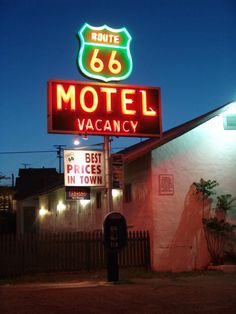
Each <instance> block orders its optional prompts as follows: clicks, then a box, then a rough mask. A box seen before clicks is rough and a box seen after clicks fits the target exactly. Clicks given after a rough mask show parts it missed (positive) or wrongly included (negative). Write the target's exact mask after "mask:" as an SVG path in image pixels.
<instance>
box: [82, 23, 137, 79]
mask: <svg viewBox="0 0 236 314" xmlns="http://www.w3.org/2000/svg"><path fill="white" fill-rule="evenodd" d="M78 36H79V39H80V50H79V54H78V59H77V62H78V66H79V69H80V70H81V72H82V74H84V75H85V76H87V77H90V78H93V79H97V80H102V81H105V82H109V81H121V80H124V79H126V78H127V77H128V76H129V75H130V74H131V72H132V68H133V63H132V58H131V54H130V42H131V39H132V38H131V36H130V34H129V32H128V31H127V29H126V28H124V27H123V28H120V29H113V28H111V27H109V26H107V25H103V26H100V27H94V26H91V25H89V24H87V23H86V24H84V26H83V27H82V28H81V30H80V31H79V32H78Z"/></svg>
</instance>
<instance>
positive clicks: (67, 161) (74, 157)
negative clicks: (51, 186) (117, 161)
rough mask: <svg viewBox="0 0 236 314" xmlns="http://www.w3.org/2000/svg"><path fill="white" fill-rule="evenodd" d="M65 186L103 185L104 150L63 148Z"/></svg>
mask: <svg viewBox="0 0 236 314" xmlns="http://www.w3.org/2000/svg"><path fill="white" fill-rule="evenodd" d="M64 179H65V186H100V187H102V186H104V185H105V171H104V152H103V151H95V150H76V149H65V150H64Z"/></svg>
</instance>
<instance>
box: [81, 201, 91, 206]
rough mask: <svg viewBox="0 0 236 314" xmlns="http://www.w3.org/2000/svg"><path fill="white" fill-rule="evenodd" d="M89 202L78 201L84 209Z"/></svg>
mask: <svg viewBox="0 0 236 314" xmlns="http://www.w3.org/2000/svg"><path fill="white" fill-rule="evenodd" d="M89 202H90V200H80V204H81V205H82V207H85V206H86V205H87V204H88V203H89Z"/></svg>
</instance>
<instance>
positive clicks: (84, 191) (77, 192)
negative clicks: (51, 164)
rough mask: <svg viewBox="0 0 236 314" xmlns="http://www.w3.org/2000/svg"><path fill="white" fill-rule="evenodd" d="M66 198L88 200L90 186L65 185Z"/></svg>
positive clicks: (69, 199) (68, 199)
mask: <svg viewBox="0 0 236 314" xmlns="http://www.w3.org/2000/svg"><path fill="white" fill-rule="evenodd" d="M66 200H67V201H79V200H90V188H89V187H84V186H66Z"/></svg>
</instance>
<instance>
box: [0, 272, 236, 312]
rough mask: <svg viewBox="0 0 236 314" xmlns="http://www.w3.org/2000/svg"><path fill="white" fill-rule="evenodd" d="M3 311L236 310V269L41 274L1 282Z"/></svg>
mask: <svg viewBox="0 0 236 314" xmlns="http://www.w3.org/2000/svg"><path fill="white" fill-rule="evenodd" d="M0 313H1V314H13V313H14V314H23V313H24V314H28V313H30V314H42V313H50V314H54V313H55V314H56V313H57V314H61V313H65V314H67V313H69V314H73V313H86V314H87V313H98V314H100V313H103V314H104V313H117V314H118V313H119V314H120V313H128V314H129V313H131V314H132V313H144V314H145V313H147V314H149V313H150V314H151V313H160V314H165V313H174V314H176V313H177V314H178V313H181V314H182V313H212V314H213V313H214V314H218V313H224V314H226V313H227V314H231V313H236V273H222V272H215V271H213V272H209V271H208V272H197V273H182V274H169V273H165V274H155V273H151V272H136V273H135V272H130V271H129V272H127V271H126V272H125V273H123V274H121V276H120V282H118V283H116V284H114V283H108V282H107V281H106V274H105V273H90V274H81V273H73V274H60V275H58V274H57V275H54V274H53V275H52V274H51V275H40V276H32V277H26V278H21V279H20V280H19V279H18V280H14V281H11V282H10V281H7V280H5V281H2V282H0Z"/></svg>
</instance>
